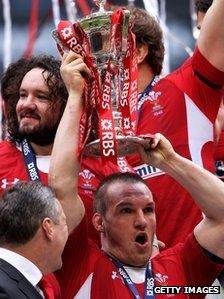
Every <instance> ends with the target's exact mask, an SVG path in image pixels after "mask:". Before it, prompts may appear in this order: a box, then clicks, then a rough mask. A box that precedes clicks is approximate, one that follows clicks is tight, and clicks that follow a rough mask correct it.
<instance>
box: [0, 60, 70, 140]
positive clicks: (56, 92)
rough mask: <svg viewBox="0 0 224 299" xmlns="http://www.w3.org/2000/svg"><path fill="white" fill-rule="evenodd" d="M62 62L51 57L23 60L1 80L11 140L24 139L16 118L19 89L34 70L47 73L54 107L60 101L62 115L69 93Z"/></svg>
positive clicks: (9, 68)
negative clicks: (27, 75) (37, 69)
mask: <svg viewBox="0 0 224 299" xmlns="http://www.w3.org/2000/svg"><path fill="white" fill-rule="evenodd" d="M60 65H61V62H60V61H59V60H57V59H55V58H54V57H53V56H51V55H38V56H33V57H30V58H21V59H19V60H18V61H16V62H14V63H11V64H10V65H9V67H8V68H7V70H6V71H5V73H4V74H3V76H2V79H1V94H2V99H3V100H4V102H5V106H6V113H7V115H6V120H7V129H8V133H9V138H10V139H11V140H12V141H15V142H16V141H21V139H23V138H22V137H21V135H20V133H19V124H18V120H17V116H16V104H17V102H18V100H19V89H20V86H21V83H22V80H23V78H24V76H25V75H26V73H28V72H29V71H30V70H32V69H33V68H40V69H43V73H46V79H45V82H46V85H47V86H48V88H49V91H50V94H49V97H50V98H51V100H52V102H51V103H52V106H53V105H54V104H55V103H56V101H58V100H60V101H61V103H62V105H61V114H62V113H63V111H64V107H65V105H66V102H67V99H68V92H67V89H66V87H65V84H64V82H63V80H62V77H61V74H60Z"/></svg>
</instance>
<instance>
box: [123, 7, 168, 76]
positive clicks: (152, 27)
mask: <svg viewBox="0 0 224 299" xmlns="http://www.w3.org/2000/svg"><path fill="white" fill-rule="evenodd" d="M128 9H129V10H130V11H131V15H132V22H133V28H132V31H133V33H134V34H135V36H136V43H137V46H138V44H142V45H148V49H149V54H148V55H147V57H146V59H147V62H148V64H149V66H150V67H151V68H152V70H153V72H154V74H155V75H159V74H160V73H161V71H162V67H163V59H164V51H165V50H164V43H163V33H162V30H161V28H160V25H159V23H158V21H157V20H156V19H155V18H154V17H153V16H151V15H150V14H149V13H147V12H146V11H145V10H144V9H140V8H137V7H133V8H132V7H131V8H129V7H128Z"/></svg>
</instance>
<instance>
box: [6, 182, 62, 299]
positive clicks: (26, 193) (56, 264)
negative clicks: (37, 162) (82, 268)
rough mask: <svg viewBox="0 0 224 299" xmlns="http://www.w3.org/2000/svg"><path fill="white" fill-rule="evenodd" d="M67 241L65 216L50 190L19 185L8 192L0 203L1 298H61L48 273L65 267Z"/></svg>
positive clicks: (22, 183) (39, 186)
mask: <svg viewBox="0 0 224 299" xmlns="http://www.w3.org/2000/svg"><path fill="white" fill-rule="evenodd" d="M67 237H68V229H67V224H66V218H65V215H64V212H63V210H62V207H61V205H60V203H59V202H58V200H57V199H56V198H55V195H54V193H53V192H52V190H51V189H50V188H49V187H46V186H43V185H42V184H41V183H36V182H20V183H17V184H15V185H14V186H13V187H12V188H10V189H8V190H7V191H6V192H5V193H4V195H3V198H2V200H1V202H0V298H1V299H3V298H13V299H15V298H16V299H20V298H21V299H22V298H32V299H35V298H51V299H53V298H60V291H59V288H58V285H57V281H56V279H55V278H54V276H52V275H51V274H49V273H52V272H53V271H55V270H57V269H59V268H60V267H61V266H62V261H61V254H62V251H63V249H64V245H65V243H66V240H67ZM48 274H49V275H48ZM43 276H44V278H43ZM44 282H45V283H44ZM46 284H47V287H48V288H47V287H46Z"/></svg>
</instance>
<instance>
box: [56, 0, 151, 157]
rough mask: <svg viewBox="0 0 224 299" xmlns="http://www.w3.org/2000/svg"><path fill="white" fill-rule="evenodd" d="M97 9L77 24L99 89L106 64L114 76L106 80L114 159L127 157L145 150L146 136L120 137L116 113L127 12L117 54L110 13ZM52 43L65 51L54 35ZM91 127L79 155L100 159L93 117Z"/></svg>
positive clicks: (102, 1)
mask: <svg viewBox="0 0 224 299" xmlns="http://www.w3.org/2000/svg"><path fill="white" fill-rule="evenodd" d="M95 2H96V4H97V5H98V7H99V11H98V12H94V13H92V14H90V15H89V16H87V17H84V18H82V19H81V20H79V24H80V26H81V27H82V29H83V30H84V32H85V34H86V35H87V37H88V40H89V44H90V50H91V55H92V57H93V60H94V63H95V65H96V66H97V69H98V72H99V79H100V85H101V83H102V82H103V81H104V79H105V73H106V70H107V66H108V61H109V60H110V64H111V65H112V68H113V69H114V74H115V75H114V76H111V77H110V81H111V106H112V115H113V122H114V126H115V132H116V138H115V139H116V142H117V154H118V156H127V155H130V154H132V153H134V152H136V150H137V149H136V145H137V143H140V144H143V145H144V147H149V144H150V140H151V138H150V136H148V137H143V136H141V137H137V136H133V135H130V136H129V135H123V130H122V114H121V112H120V111H119V109H118V106H119V99H120V97H121V92H122V90H123V74H122V71H123V70H124V66H123V58H124V57H125V55H126V52H127V39H128V34H129V18H130V12H129V11H128V10H125V13H124V18H123V23H122V29H121V31H122V33H121V35H122V39H121V45H120V51H119V52H118V51H113V49H111V26H112V24H111V15H112V14H113V12H112V11H106V10H105V9H104V5H105V0H98V1H95ZM52 35H53V37H54V39H55V40H56V42H57V43H58V44H59V45H60V46H61V48H62V49H63V51H66V50H67V49H66V47H65V46H64V45H63V44H62V43H61V41H60V39H59V38H58V34H57V31H56V30H54V31H53V33H52ZM92 118H93V123H94V122H95V123H94V125H92V130H91V134H90V135H91V138H90V139H88V142H87V144H86V145H85V147H84V149H83V154H85V155H88V156H101V143H100V139H99V134H98V132H97V129H96V128H97V124H96V122H97V121H98V119H97V113H95V114H94V115H93V117H92Z"/></svg>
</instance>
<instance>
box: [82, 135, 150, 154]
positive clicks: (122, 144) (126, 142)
mask: <svg viewBox="0 0 224 299" xmlns="http://www.w3.org/2000/svg"><path fill="white" fill-rule="evenodd" d="M152 138H154V135H148V136H121V135H116V141H117V143H118V157H125V156H129V155H132V154H134V153H136V152H137V151H138V145H139V144H141V145H142V146H143V147H144V149H146V150H147V149H149V148H150V144H151V140H152ZM83 154H84V155H86V156H93V157H100V156H101V150H100V140H99V139H97V140H94V141H92V142H90V143H88V144H87V145H86V146H85V147H84V149H83Z"/></svg>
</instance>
